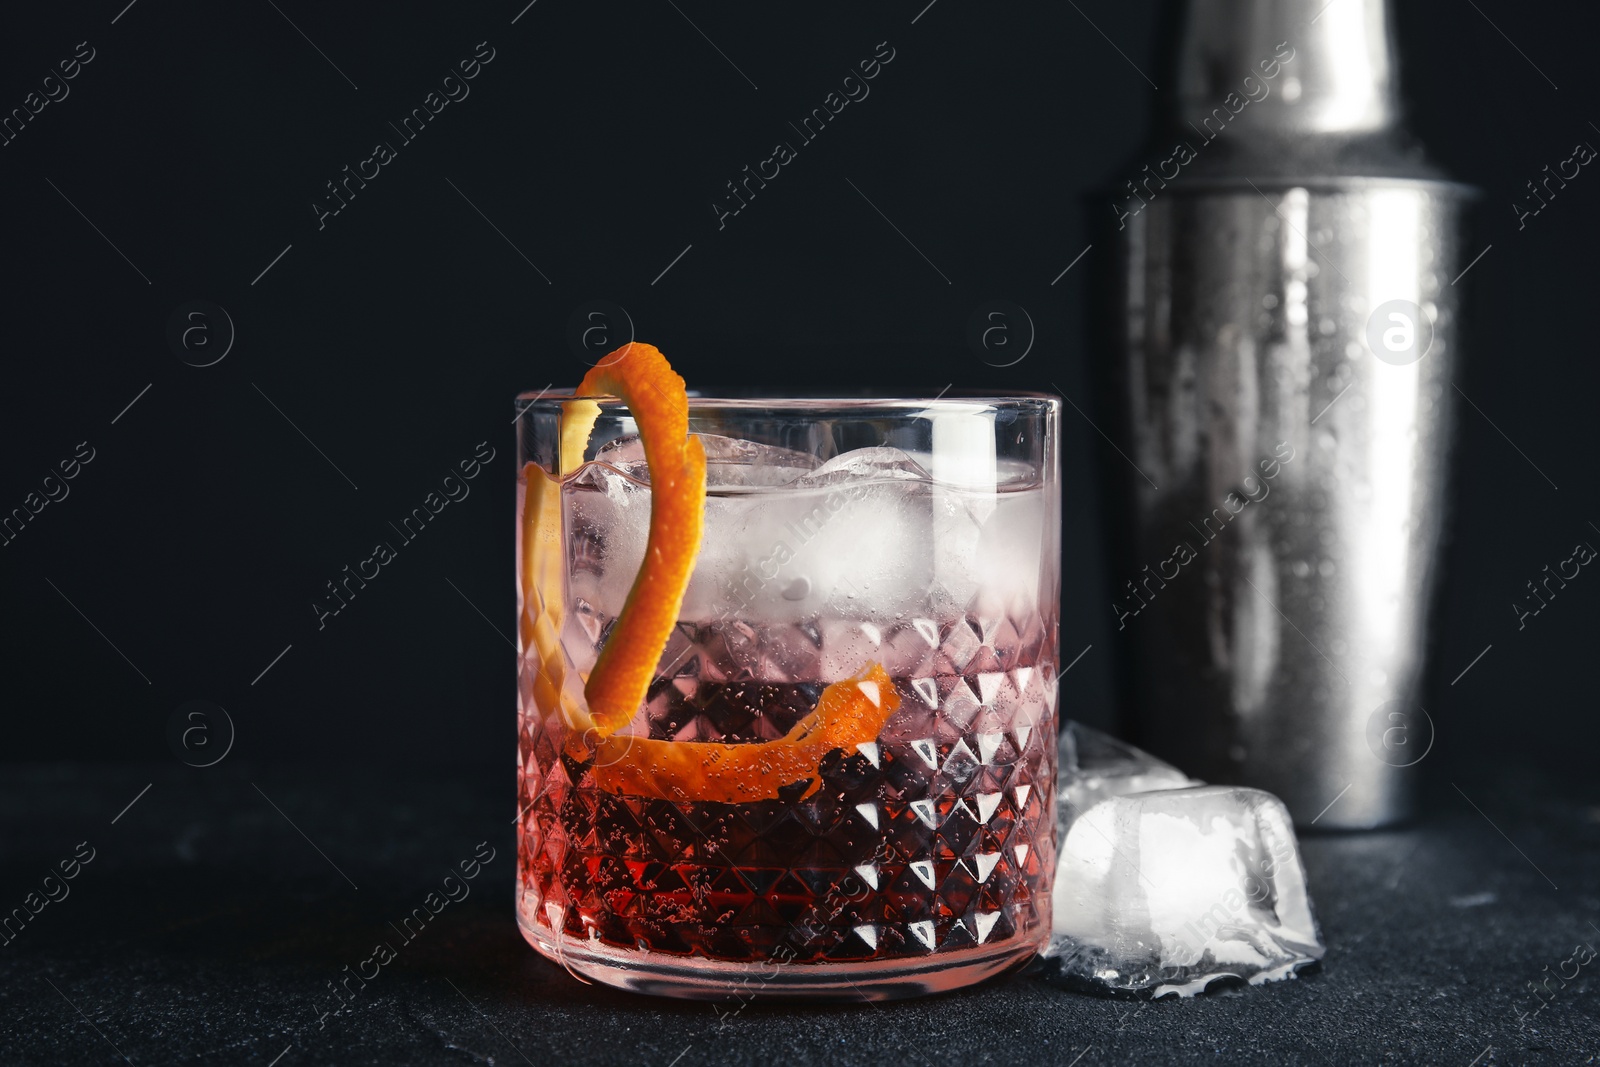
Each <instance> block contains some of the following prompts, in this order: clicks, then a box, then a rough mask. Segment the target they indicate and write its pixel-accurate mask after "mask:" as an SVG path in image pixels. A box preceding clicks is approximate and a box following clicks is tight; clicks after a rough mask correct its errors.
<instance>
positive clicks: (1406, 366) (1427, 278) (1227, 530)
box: [1094, 0, 1470, 827]
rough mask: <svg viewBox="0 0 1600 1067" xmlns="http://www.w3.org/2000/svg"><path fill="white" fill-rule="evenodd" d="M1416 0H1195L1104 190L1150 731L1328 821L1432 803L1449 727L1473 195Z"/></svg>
mask: <svg viewBox="0 0 1600 1067" xmlns="http://www.w3.org/2000/svg"><path fill="white" fill-rule="evenodd" d="M1388 8H1389V5H1388V3H1387V0H1331V2H1330V0H1303V2H1302V0H1187V3H1186V4H1184V5H1183V20H1182V23H1181V29H1180V31H1179V32H1178V34H1177V37H1176V57H1175V59H1176V62H1175V72H1174V73H1173V74H1172V75H1169V76H1168V77H1167V78H1165V79H1163V80H1164V81H1165V82H1167V84H1168V85H1169V86H1171V85H1173V84H1175V86H1176V88H1175V91H1172V90H1170V89H1169V91H1168V93H1167V95H1166V96H1165V97H1164V98H1163V101H1162V107H1161V113H1162V117H1161V119H1160V121H1159V123H1158V126H1157V133H1156V136H1155V138H1154V139H1153V140H1152V141H1151V142H1150V148H1149V149H1148V150H1147V151H1146V152H1145V153H1144V155H1143V156H1142V157H1141V158H1140V159H1138V160H1137V161H1136V162H1135V163H1133V164H1131V165H1130V167H1129V168H1128V170H1127V172H1126V173H1125V174H1122V175H1119V179H1118V185H1117V186H1116V188H1115V189H1114V190H1113V192H1112V194H1111V195H1110V197H1109V201H1110V202H1109V204H1108V203H1107V202H1106V200H1101V201H1100V202H1098V203H1097V204H1095V205H1094V211H1095V212H1097V213H1099V214H1100V216H1101V222H1102V225H1103V226H1104V227H1105V229H1109V231H1110V233H1109V234H1106V235H1105V236H1104V237H1102V238H1097V241H1099V240H1101V239H1108V241H1109V244H1110V245H1111V247H1113V248H1114V249H1115V250H1116V251H1115V260H1116V262H1115V267H1114V268H1113V270H1112V271H1111V272H1109V275H1108V276H1107V277H1106V278H1105V279H1104V280H1103V282H1102V283H1101V284H1104V285H1107V286H1109V290H1110V291H1108V292H1103V293H1101V294H1099V295H1100V296H1101V297H1103V299H1102V300H1098V301H1097V305H1098V306H1100V307H1102V308H1107V309H1110V314H1109V316H1108V321H1105V322H1103V323H1102V324H1101V328H1102V329H1103V330H1104V335H1103V336H1102V338H1101V340H1102V341H1103V344H1102V345H1100V346H1099V348H1098V350H1099V351H1101V352H1103V353H1107V354H1109V355H1110V357H1111V358H1110V359H1109V360H1107V361H1106V365H1105V366H1104V367H1103V368H1101V369H1102V370H1103V371H1104V372H1105V377H1104V379H1103V381H1102V383H1101V385H1102V393H1101V397H1100V401H1101V403H1100V412H1101V415H1102V416H1103V417H1104V419H1105V420H1106V421H1105V422H1103V423H1102V426H1104V427H1105V429H1106V431H1107V433H1108V436H1109V438H1110V439H1111V440H1112V441H1114V442H1116V443H1117V445H1118V446H1120V449H1121V450H1120V451H1119V450H1117V449H1108V450H1107V451H1106V455H1105V458H1104V466H1103V482H1104V483H1105V486H1106V488H1107V490H1108V491H1109V492H1110V494H1111V496H1112V497H1113V500H1112V503H1113V508H1112V509H1111V514H1112V516H1113V517H1114V518H1115V519H1121V520H1123V524H1122V525H1121V526H1119V527H1118V528H1117V533H1116V535H1115V536H1114V537H1113V538H1112V544H1113V546H1114V548H1115V550H1116V552H1117V554H1118V556H1119V558H1118V559H1117V560H1116V561H1114V563H1113V566H1114V568H1116V569H1115V570H1114V572H1113V576H1112V577H1113V596H1114V602H1113V604H1112V612H1113V616H1114V619H1115V623H1114V626H1113V629H1114V630H1115V631H1116V634H1115V636H1116V639H1117V642H1118V644H1119V657H1118V658H1119V669H1120V673H1121V680H1122V682H1123V683H1124V684H1123V694H1124V697H1125V698H1126V700H1127V701H1128V704H1129V707H1130V708H1131V711H1132V716H1131V718H1132V725H1133V726H1134V728H1135V732H1136V733H1137V734H1138V740H1139V741H1140V743H1142V744H1143V745H1145V746H1146V747H1147V748H1149V749H1151V750H1152V751H1154V752H1156V753H1157V754H1160V755H1162V756H1164V757H1166V758H1168V759H1171V760H1173V761H1174V762H1176V763H1177V764H1178V765H1179V766H1181V767H1182V768H1183V769H1184V770H1186V771H1189V772H1191V773H1193V774H1196V775H1199V776H1200V777H1203V778H1205V779H1207V780H1210V781H1222V782H1239V783H1245V784H1249V785H1252V786H1257V787H1260V788H1264V789H1268V790H1271V791H1272V792H1274V793H1276V794H1278V796H1280V797H1282V798H1283V800H1284V801H1285V802H1286V803H1287V804H1288V806H1289V809H1290V811H1291V812H1292V813H1293V814H1294V817H1295V819H1296V821H1297V822H1299V823H1301V824H1302V825H1304V824H1307V823H1311V822H1313V821H1314V822H1315V823H1316V824H1317V825H1318V826H1323V827H1330V826H1331V827H1370V826H1376V825H1380V824H1383V823H1387V822H1391V821H1394V820H1396V819H1399V818H1403V817H1404V816H1405V815H1407V814H1408V812H1409V811H1410V810H1411V807H1412V803H1413V800H1412V790H1411V788H1410V786H1411V784H1412V779H1414V777H1415V776H1416V775H1417V774H1418V773H1419V772H1418V771H1417V770H1416V767H1415V765H1416V763H1417V761H1418V760H1420V759H1421V757H1422V756H1423V755H1425V754H1426V750H1427V748H1428V747H1429V746H1430V745H1431V743H1432V724H1431V721H1430V720H1429V719H1428V717H1427V714H1426V712H1425V710H1424V709H1423V708H1421V707H1420V706H1419V705H1418V703H1417V696H1418V683H1419V680H1420V674H1421V666H1422V655H1423V648H1424V629H1425V623H1426V615H1427V608H1428V605H1429V600H1430V588H1431V586H1432V584H1433V576H1434V571H1435V563H1436V557H1437V554H1438V552H1437V550H1438V545H1439V540H1440V533H1441V529H1442V516H1443V508H1444V503H1445V501H1444V490H1445V482H1446V458H1447V455H1448V453H1449V444H1450V438H1451V425H1452V404H1451V397H1452V389H1451V370H1452V366H1453V364H1454V362H1455V358H1456V343H1457V337H1458V322H1457V316H1458V298H1459V294H1460V289H1458V288H1456V287H1454V280H1455V279H1456V278H1457V275H1458V274H1459V273H1460V272H1461V270H1462V268H1463V266H1465V264H1464V263H1463V262H1462V256H1461V251H1462V250H1461V247H1460V244H1459V239H1458V229H1459V226H1458V223H1459V218H1460V212H1461V208H1462V205H1463V201H1464V200H1465V199H1466V197H1467V196H1468V195H1469V193H1470V190H1468V189H1467V188H1466V187H1464V186H1460V185H1457V184H1455V183H1452V182H1449V181H1447V180H1445V179H1444V177H1443V176H1442V175H1441V174H1440V173H1439V172H1438V171H1436V170H1435V169H1433V168H1432V167H1430V166H1429V165H1428V164H1427V163H1425V162H1424V161H1423V160H1422V157H1421V153H1420V150H1419V149H1418V148H1417V147H1416V146H1415V145H1414V144H1412V143H1411V142H1410V141H1409V140H1408V138H1407V137H1406V135H1405V133H1404V131H1403V130H1402V128H1401V125H1400V115H1399V102H1398V94H1397V86H1396V63H1395V47H1394V40H1393V35H1392V31H1391V28H1390V25H1389V10H1388ZM1102 234H1105V231H1104V230H1102ZM1107 423H1109V425H1107Z"/></svg>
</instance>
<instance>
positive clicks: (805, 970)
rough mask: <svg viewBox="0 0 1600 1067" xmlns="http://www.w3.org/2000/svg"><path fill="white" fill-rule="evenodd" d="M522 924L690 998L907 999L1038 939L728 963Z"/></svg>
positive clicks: (550, 952) (577, 955)
mask: <svg viewBox="0 0 1600 1067" xmlns="http://www.w3.org/2000/svg"><path fill="white" fill-rule="evenodd" d="M517 925H518V926H519V927H520V928H521V930H522V936H523V937H525V938H527V940H528V943H529V944H530V945H532V946H533V947H534V948H536V949H538V950H539V953H540V955H542V956H544V957H545V958H547V959H549V960H550V961H552V962H553V963H556V964H558V965H560V966H562V967H565V968H566V969H567V970H568V971H569V972H571V973H572V974H574V975H576V976H578V977H579V978H586V979H591V980H593V981H596V982H601V983H604V984H605V985H608V986H615V987H616V988H618V989H628V990H632V991H633V992H635V993H648V994H651V995H653V996H663V997H680V998H683V999H687V1000H711V1001H718V1000H725V1001H727V1002H728V1003H729V1004H730V1005H737V1004H741V1003H743V1002H745V1001H748V1000H752V999H759V1000H811V1001H861V1000H902V999H904V998H907V997H921V996H927V995H929V994H932V993H947V992H949V991H950V990H952V989H960V988H961V987H963V986H969V985H973V984H975V983H977V982H982V981H984V980H985V979H988V978H993V977H995V976H996V975H1001V974H1005V973H1007V972H1009V971H1014V970H1017V969H1020V968H1021V967H1022V966H1024V965H1025V964H1026V963H1028V961H1029V960H1031V959H1033V958H1034V956H1035V955H1036V954H1037V952H1038V949H1039V947H1040V946H1039V945H1037V944H1033V943H1030V942H1027V941H1024V940H1022V939H1020V938H1019V939H1011V940H1008V941H1007V942H1005V943H1004V944H1001V945H994V946H984V947H979V948H971V949H965V950H962V951H959V952H951V953H943V954H938V955H930V956H927V957H924V958H922V959H895V960H869V961H866V962H860V963H820V964H782V965H780V964H777V963H724V962H718V961H716V960H707V959H703V958H694V959H686V958H684V957H680V956H668V955H664V954H661V953H655V952H639V951H637V950H629V949H622V948H614V947H612V946H610V945H606V944H602V943H600V942H598V941H583V940H579V939H578V938H573V937H566V936H561V935H556V936H552V935H551V932H550V930H549V929H548V928H547V927H538V926H535V927H530V926H529V925H527V924H525V923H523V922H522V921H521V919H520V916H519V921H518V923H517Z"/></svg>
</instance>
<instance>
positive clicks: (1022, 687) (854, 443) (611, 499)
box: [517, 393, 1060, 1003]
mask: <svg viewBox="0 0 1600 1067" xmlns="http://www.w3.org/2000/svg"><path fill="white" fill-rule="evenodd" d="M570 400H571V397H570V395H569V394H565V395H564V394H550V393H542V394H539V395H536V396H535V395H524V396H522V397H519V398H518V400H517V408H518V412H519V416H518V422H517V428H518V445H519V467H518V470H519V472H520V473H519V480H518V507H517V510H518V522H517V530H518V541H517V552H518V565H517V573H518V612H519V637H520V646H519V652H520V661H519V672H518V680H519V684H518V704H519V706H518V724H517V726H518V762H517V791H518V795H517V810H518V812H519V815H518V820H517V822H518V855H519V861H518V864H519V865H518V873H517V920H518V923H519V925H520V927H521V929H522V932H523V935H524V936H525V937H526V938H527V939H528V941H529V942H530V943H531V944H532V945H533V946H534V947H535V948H536V949H538V951H539V952H541V953H543V954H544V955H545V956H547V957H549V958H550V959H552V960H554V961H556V962H558V963H559V964H561V965H562V966H564V967H566V968H567V969H568V970H570V971H572V972H574V973H576V974H578V975H580V976H585V977H587V978H591V979H595V980H598V981H601V982H605V983H608V984H611V985H615V986H620V987H624V988H629V989H633V990H638V991H642V992H648V993H661V994H669V995H676V996H688V997H697V998H702V999H712V1000H716V999H729V1000H730V1003H732V1002H733V1001H734V999H735V998H736V999H737V1000H738V1001H739V1002H742V1001H743V1000H747V999H749V998H751V997H756V996H778V997H791V998H794V997H798V998H824V999H826V998H850V999H860V998H861V997H868V998H873V999H884V998H892V997H903V996H914V995H917V994H922V993H930V992H937V991H943V990H947V989H952V988H955V987H958V986H961V985H965V984H969V983H972V982H976V981H979V980H982V979H984V978H987V977H989V976H991V975H995V974H999V973H1002V972H1004V971H1007V970H1009V969H1011V968H1014V967H1016V966H1018V965H1020V964H1022V963H1024V962H1026V961H1027V960H1029V959H1031V958H1032V957H1033V956H1034V955H1035V953H1036V952H1037V951H1038V949H1039V948H1040V947H1041V946H1042V945H1044V943H1045V942H1046V941H1047V940H1048V937H1049V933H1050V899H1051V878H1052V875H1053V871H1054V867H1055V845H1054V841H1053V832H1054V818H1055V817H1054V811H1055V804H1054V799H1053V793H1054V781H1055V761H1056V671H1057V666H1058V652H1057V632H1058V626H1059V606H1058V605H1059V577H1058V571H1059V558H1060V487H1059V456H1058V450H1059V439H1058V433H1059V422H1060V402H1059V401H1058V400H1056V399H1054V398H1051V397H1048V396H1040V395H1016V396H967V397H940V398H937V399H885V398H870V399H773V398H754V399H710V398H699V397H695V398H691V400H690V412H689V429H690V432H691V433H693V434H696V435H698V436H699V437H700V440H701V443H702V445H703V447H704V448H705V451H706V454H707V460H708V464H707V469H708V474H707V486H708V488H707V498H706V507H705V533H704V539H703V542H702V547H701V550H700V553H699V556H698V558H697V560H696V563H695V568H694V572H693V575H692V577H691V579H690V583H689V587H688V591H687V594H686V595H685V597H684V601H683V605H682V608H681V610H680V612H679V617H678V622H677V625H676V627H675V628H674V630H673V632H672V634H671V636H670V638H669V640H668V642H667V645H666V648H665V649H664V650H663V651H662V653H661V656H660V660H659V664H658V667H657V671H656V677H655V679H654V681H653V682H652V683H651V685H650V687H649V690H648V694H647V696H646V699H645V700H644V702H643V703H641V705H640V706H639V708H638V712H637V714H636V715H635V716H634V717H633V719H632V721H631V722H630V723H629V724H628V725H627V726H625V727H623V728H622V729H621V730H620V731H618V734H617V737H619V738H623V739H628V738H636V739H650V740H651V741H652V742H668V743H675V744H677V743H681V744H685V745H691V744H693V745H700V746H702V747H701V748H698V749H692V750H688V751H692V752H699V751H712V750H713V747H714V746H741V745H753V746H761V745H768V746H777V745H781V744H783V743H784V739H785V738H786V737H790V736H791V731H795V729H796V724H799V723H802V720H804V719H805V718H806V716H807V715H809V714H810V713H812V712H813V710H814V709H816V708H817V706H818V702H819V700H820V699H821V696H822V693H823V692H824V690H825V689H827V687H828V686H830V685H834V684H835V683H843V682H849V681H850V680H851V679H857V678H860V677H862V675H863V672H866V671H869V670H872V669H874V668H881V669H882V670H883V671H884V672H886V674H887V675H888V677H889V678H891V679H892V683H893V686H894V697H895V698H897V706H896V707H895V708H894V710H893V712H892V714H890V715H889V716H888V718H887V719H886V720H885V721H884V723H883V725H882V728H881V730H879V731H878V733H877V735H876V736H875V737H873V738H872V740H870V741H866V742H861V743H857V744H854V745H852V746H850V747H849V748H848V750H846V749H844V748H837V749H833V750H831V751H828V752H827V753H826V755H824V756H822V757H821V759H820V762H819V763H817V764H816V765H815V767H814V770H812V771H808V772H807V773H806V774H805V775H804V776H802V777H799V778H797V780H796V781H794V782H793V783H787V784H785V785H783V787H782V788H781V789H779V790H778V792H777V795H776V796H775V797H772V798H767V799H759V800H753V801H748V802H743V803H735V802H730V801H729V800H727V799H726V798H721V799H704V798H702V797H699V796H695V795H690V793H687V792H685V791H684V790H683V789H682V788H681V787H680V788H676V789H673V788H662V789H635V788H633V787H631V786H629V785H627V784H622V785H619V784H618V779H617V778H616V776H608V775H607V774H605V773H604V771H605V768H604V767H603V766H599V767H597V762H596V761H597V760H598V759H603V758H605V757H603V756H602V755H601V750H600V748H599V746H598V745H597V743H596V740H595V737H594V731H593V730H592V728H591V729H589V730H588V731H587V732H585V731H584V730H583V729H582V728H581V725H580V722H574V721H573V718H574V717H573V714H572V711H571V709H572V708H586V705H585V704H584V702H583V701H584V697H583V686H584V681H585V679H586V678H587V677H588V675H589V673H590V671H591V670H592V669H593V667H594V664H595V661H596V657H597V656H598V654H599V652H600V650H601V648H603V647H604V645H605V643H606V641H607V639H608V636H609V635H610V633H611V631H612V628H613V623H614V621H615V620H616V618H617V616H618V614H619V613H620V612H621V611H622V608H623V603H624V601H625V599H626V597H627V595H628V591H629V589H630V587H631V585H632V583H633V581H634V578H635V576H636V574H637V573H638V571H639V567H640V563H641V560H642V559H643V557H644V552H645V538H646V532H647V529H648V521H649V513H650V492H651V489H650V473H649V470H648V468H647V466H646V464H645V462H644V454H643V450H642V448H641V446H640V442H639V440H638V438H637V436H636V428H635V426H634V423H633V420H632V419H631V418H630V416H629V413H628V410H627V408H626V407H625V406H624V405H623V404H621V403H620V402H619V401H616V400H602V401H601V402H600V408H601V413H600V417H599V420H598V422H597V423H596V424H595V430H594V432H593V433H592V434H591V437H590V440H589V442H588V445H587V448H586V451H585V452H584V455H583V456H582V457H581V459H582V462H581V464H580V463H576V462H574V459H575V458H573V457H569V462H568V464H567V466H568V468H569V470H568V471H567V472H566V473H563V472H562V471H561V470H560V469H559V464H558V462H557V456H558V453H559V448H560V427H561V422H562V414H563V408H564V405H565V404H567V403H568V402H569V401H570ZM574 467H575V469H571V468H574ZM557 495H558V497H559V522H557V521H556V520H555V518H554V514H555V507H556V505H555V503H554V502H555V500H556V499H557ZM535 499H537V500H538V501H539V502H540V503H539V509H540V510H539V511H538V514H539V515H541V516H542V518H541V519H540V520H539V521H538V522H537V523H535V522H534V521H533V520H532V519H531V518H530V516H532V515H533V514H534V510H535V509H534V507H533V502H534V501H535ZM645 595H648V591H646V594H645ZM874 692H876V690H874ZM564 708H565V709H566V710H563V709H564ZM769 751H772V750H771V749H769ZM741 754H745V753H741ZM756 758H757V759H758V760H759V759H760V758H761V757H760V756H759V755H757V757H756ZM597 771H598V772H600V773H597ZM642 773H648V768H647V769H646V771H644V772H642Z"/></svg>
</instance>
